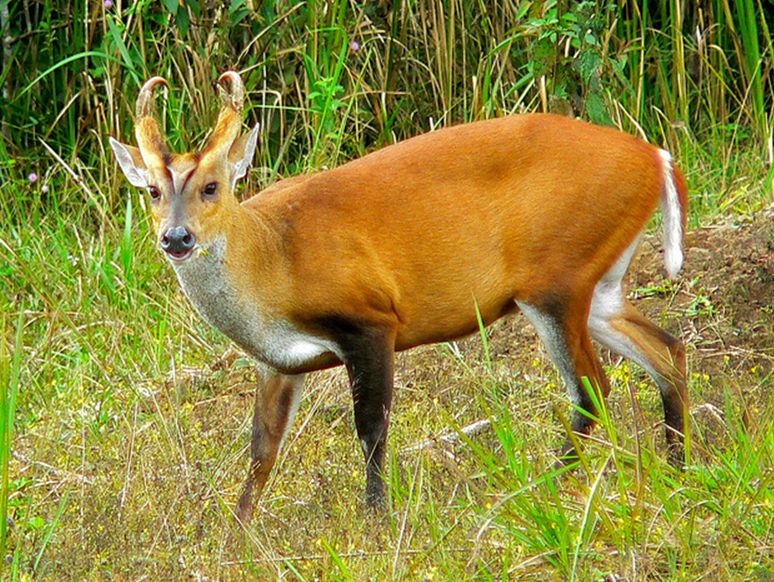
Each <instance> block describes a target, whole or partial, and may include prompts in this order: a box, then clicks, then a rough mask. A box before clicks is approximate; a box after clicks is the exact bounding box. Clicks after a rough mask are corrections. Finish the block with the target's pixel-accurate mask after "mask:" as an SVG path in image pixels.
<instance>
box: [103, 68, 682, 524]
mask: <svg viewBox="0 0 774 582" xmlns="http://www.w3.org/2000/svg"><path fill="white" fill-rule="evenodd" d="M166 84H167V83H166V81H164V79H162V78H160V77H154V78H152V79H150V80H149V81H147V82H146V83H145V85H144V86H143V87H142V89H141V91H140V94H139V97H138V99H137V119H136V127H135V134H136V138H137V146H138V147H133V146H130V145H124V144H122V143H120V142H118V141H116V140H115V139H112V138H111V140H110V144H111V146H112V149H113V151H114V153H115V156H116V159H117V160H118V164H119V165H120V167H121V169H122V170H123V172H124V174H125V175H126V177H127V178H128V180H129V182H130V183H131V184H132V185H134V186H137V187H140V188H146V189H147V190H148V192H149V194H150V200H151V208H152V213H153V216H154V222H155V225H156V228H157V230H158V244H159V246H160V247H161V249H162V250H163V251H164V252H165V254H166V257H167V259H168V260H169V263H170V264H171V265H172V268H173V269H174V270H175V273H176V275H177V278H178V280H179V281H180V284H181V285H182V287H183V290H184V292H185V294H186V295H187V296H188V298H189V299H190V301H191V303H193V305H194V306H195V307H196V309H197V310H198V311H199V313H200V314H201V315H202V316H203V317H204V319H206V320H207V321H208V322H209V323H211V324H212V325H213V326H215V327H216V328H218V329H219V330H220V331H222V332H223V333H224V334H225V335H227V336H228V337H229V338H231V339H232V340H233V341H234V342H236V343H237V344H238V345H239V346H240V347H241V348H242V349H244V350H245V351H246V352H247V353H249V354H250V355H251V356H252V357H254V358H255V359H256V360H257V361H258V362H259V363H260V364H262V365H263V368H264V371H263V373H262V381H261V383H260V386H259V387H258V389H257V392H256V397H255V411H254V419H253V431H252V461H251V464H250V468H249V470H248V476H247V480H246V482H245V485H244V489H243V492H242V495H241V497H240V500H239V504H238V515H239V517H240V518H241V519H243V520H247V519H249V517H250V515H251V513H252V505H253V498H254V497H257V496H258V495H260V492H261V490H262V489H263V487H264V484H265V482H266V480H267V478H268V476H269V472H270V471H271V469H272V466H273V465H274V463H275V460H276V458H277V453H278V451H279V450H280V447H281V445H282V443H283V440H284V439H285V437H286V435H287V434H288V431H289V429H290V426H291V422H292V420H293V417H294V415H295V414H296V411H297V409H298V405H299V400H300V397H301V389H302V385H303V378H304V374H305V373H307V372H311V371H313V370H321V369H324V368H329V367H332V366H337V365H340V364H343V365H344V366H345V367H346V369H347V372H348V375H349V380H350V386H351V389H352V396H353V399H354V413H355V426H356V429H357V434H358V437H359V439H360V443H361V445H362V449H363V454H364V455H365V463H366V500H367V503H368V504H369V505H371V506H379V505H382V504H383V503H384V500H385V486H384V482H383V479H382V472H383V469H384V460H385V451H386V439H387V427H388V424H389V417H390V404H391V401H392V391H393V362H394V357H395V352H397V351H400V350H406V349H408V348H411V347H414V346H418V345H420V344H427V343H432V342H439V341H445V340H452V339H454V338H459V337H461V336H464V335H466V334H470V333H472V332H474V331H476V330H477V329H478V320H477V313H479V314H480V316H481V318H482V319H483V321H484V323H485V324H489V323H491V322H493V321H495V320H497V319H499V318H500V317H501V316H503V315H505V314H507V313H510V312H513V311H516V310H521V312H522V313H523V314H524V315H525V316H526V317H527V319H529V321H530V322H531V323H532V324H533V325H534V327H535V328H536V330H537V332H538V335H539V336H540V338H541V340H542V341H543V343H544V344H545V347H546V349H547V351H548V354H549V355H550V357H551V359H552V360H553V362H554V363H555V365H556V367H557V368H558V369H559V373H560V374H561V376H562V379H563V380H564V382H565V383H566V385H567V389H568V391H569V395H570V399H571V400H572V401H573V403H575V404H576V405H577V407H576V409H575V410H574V411H573V413H572V428H573V431H575V432H576V433H578V434H580V435H586V434H588V433H589V431H590V429H591V428H592V425H593V421H592V420H591V419H590V418H589V416H588V415H587V414H583V413H582V412H580V411H579V409H583V410H584V411H587V412H589V413H591V414H592V415H593V414H595V413H596V410H595V407H594V403H593V402H594V399H593V398H592V397H591V395H590V394H589V393H588V392H587V390H586V389H585V388H584V382H583V380H582V379H583V378H584V377H586V378H588V380H589V381H590V383H591V385H593V386H595V387H597V388H598V390H599V391H600V393H601V394H602V395H603V396H604V395H607V393H608V392H609V389H610V387H609V384H608V381H607V379H606V377H605V375H604V373H603V371H602V367H601V364H600V361H599V359H598V357H597V355H596V353H595V351H594V347H593V346H592V343H591V338H594V339H596V340H597V341H598V342H599V343H601V344H602V345H603V346H605V347H607V348H608V349H610V350H612V351H613V352H616V353H618V354H621V355H622V356H625V357H627V358H630V359H632V360H633V361H634V362H636V363H637V364H639V365H640V366H642V367H643V368H644V369H645V371H647V372H648V374H650V375H651V376H652V377H653V379H654V380H655V382H656V384H657V385H658V387H659V389H660V391H661V397H662V400H663V405H664V413H665V419H666V438H667V443H668V449H669V457H670V460H671V461H672V462H673V463H676V464H677V463H681V462H682V461H681V459H682V456H683V432H684V423H685V410H686V408H687V405H688V397H687V392H686V374H685V353H684V349H683V345H682V343H681V342H680V341H679V340H677V339H675V338H674V337H672V336H671V335H669V334H668V333H666V332H664V331H662V330H661V329H660V328H658V327H656V326H655V325H654V324H653V323H651V322H650V321H648V320H647V319H645V317H644V316H643V315H642V314H640V312H639V311H637V310H636V309H635V308H634V307H633V306H632V305H631V303H629V301H628V300H627V299H626V295H625V294H624V291H623V287H622V279H623V277H624V275H625V273H626V270H627V268H628V266H629V263H630V261H631V260H632V257H633V255H634V254H635V252H636V250H637V247H638V245H639V242H640V239H641V237H642V235H643V232H644V230H645V228H646V224H647V222H648V220H649V218H650V217H651V216H652V215H653V213H654V212H655V210H656V208H657V206H658V205H659V203H660V205H661V209H662V211H663V215H664V220H663V224H664V244H665V249H666V250H665V262H666V269H667V271H668V273H669V274H670V275H671V276H675V275H676V274H677V273H678V271H679V270H680V267H681V265H682V260H683V255H682V248H681V247H682V238H683V231H684V227H685V214H686V186H685V183H684V181H683V178H682V176H681V174H680V172H679V171H678V170H677V168H676V167H675V166H674V165H673V163H672V160H671V158H670V155H669V154H668V153H667V152H666V151H664V150H661V149H658V148H656V147H653V146H651V145H649V144H647V143H645V142H644V141H641V140H638V139H635V138H634V137H631V136H629V135H626V134H624V133H621V132H619V131H617V130H614V129H610V128H603V127H598V126H594V125H590V124H588V123H585V122H581V121H576V120H571V119H568V118H564V117H558V116H554V115H545V114H528V115H515V116H512V117H504V118H501V119H493V120H489V121H480V122H477V123H470V124H465V125H459V126H456V127H450V128H447V129H442V130H438V131H435V132H432V133H428V134H425V135H421V136H418V137H415V138H412V139H409V140H406V141H404V142H401V143H398V144H395V145H391V146H389V147H385V148H383V149H381V150H379V151H377V152H374V153H372V154H370V155H367V156H365V157H363V158H361V159H358V160H355V161H353V162H350V163H348V164H345V165H343V166H341V167H339V168H336V169H334V170H330V171H324V172H319V173H317V174H314V175H309V176H301V177H296V178H291V179H288V180H283V181H281V182H279V183H278V184H275V185H274V186H272V187H270V188H267V189H266V190H264V191H262V192H259V193H256V194H255V195H254V196H252V197H251V198H249V199H247V200H245V201H244V202H242V203H241V204H240V203H239V202H238V201H237V198H236V196H235V194H234V189H235V186H236V183H237V181H238V180H239V179H241V178H243V177H244V176H245V175H246V174H247V170H248V167H249V166H250V163H251V160H252V158H253V155H254V153H255V149H256V142H257V139H258V126H256V127H254V128H253V129H252V130H251V131H249V132H247V133H245V134H241V135H240V133H241V127H242V108H243V102H244V96H245V90H244V86H243V84H242V81H241V79H240V77H239V75H238V74H237V73H235V72H232V71H229V72H226V73H224V74H223V75H222V76H221V77H220V78H219V80H218V86H219V89H220V91H221V98H222V100H223V106H222V109H221V111H220V113H219V116H218V120H217V123H216V126H215V129H214V131H213V133H212V136H211V138H210V139H209V142H208V144H207V145H206V147H205V148H204V149H203V150H202V151H200V152H196V153H186V154H174V153H171V152H170V151H169V150H168V148H167V146H166V145H165V142H164V138H163V137H162V135H161V132H160V129H159V125H158V122H157V120H156V119H155V116H154V113H153V91H154V89H155V88H157V87H158V86H160V85H166ZM562 452H563V453H564V458H568V457H570V458H571V457H572V455H573V454H575V451H574V449H573V446H572V443H571V441H569V440H568V441H567V444H565V446H564V448H563V451H562Z"/></svg>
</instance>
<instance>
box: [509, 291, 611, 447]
mask: <svg viewBox="0 0 774 582" xmlns="http://www.w3.org/2000/svg"><path fill="white" fill-rule="evenodd" d="M517 305H518V306H519V308H520V309H521V311H522V313H524V315H525V316H526V317H527V319H529V321H530V323H532V325H533V326H534V327H535V329H536V330H537V333H538V335H539V336H540V339H541V341H542V342H543V344H544V345H545V347H546V350H547V351H548V355H549V357H550V358H551V360H552V361H553V363H554V365H555V366H556V367H557V369H558V370H559V374H560V375H561V376H562V379H563V380H564V383H565V384H566V386H567V391H568V394H569V396H570V400H571V401H572V402H573V404H575V405H576V406H577V407H578V408H581V409H582V410H583V411H585V412H587V413H588V414H590V415H592V416H598V411H597V409H596V406H595V404H594V399H593V398H592V397H591V395H590V394H589V391H588V390H587V388H586V386H585V385H584V383H583V378H587V379H588V380H589V382H590V383H591V386H592V387H593V388H595V389H597V390H598V392H599V394H600V395H601V397H602V398H605V397H607V395H608V393H609V392H610V384H609V383H608V381H607V378H606V377H605V374H604V372H603V371H602V366H601V364H600V362H599V358H598V357H597V354H596V352H595V351H594V347H593V346H592V344H591V339H590V337H589V332H588V329H587V314H588V301H579V300H577V299H576V300H574V301H567V302H564V301H562V302H557V301H554V302H553V303H552V304H550V305H543V306H539V307H537V306H535V305H532V304H529V303H524V302H521V301H517ZM593 427H594V421H593V420H592V419H591V418H589V416H588V415H587V414H584V413H583V412H581V411H580V410H578V409H574V410H573V412H572V430H573V432H575V433H576V434H579V435H588V434H589V433H590V432H591V429H592V428H593ZM561 456H562V462H567V461H570V460H572V459H574V458H576V457H577V451H575V449H574V446H573V444H572V441H571V440H570V439H569V438H568V439H567V441H566V442H565V444H564V446H563V447H562V453H561Z"/></svg>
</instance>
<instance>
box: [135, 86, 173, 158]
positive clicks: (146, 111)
mask: <svg viewBox="0 0 774 582" xmlns="http://www.w3.org/2000/svg"><path fill="white" fill-rule="evenodd" d="M159 85H163V86H164V87H167V88H169V83H167V82H166V80H165V79H164V78H163V77H152V78H150V79H148V80H147V81H146V82H145V84H144V85H143V86H142V88H141V89H140V94H139V95H138V96H137V106H136V113H137V120H136V122H135V136H136V137H137V145H138V146H139V147H140V153H141V154H142V158H143V160H144V161H145V163H146V164H147V165H154V164H159V163H161V164H163V159H164V156H165V155H166V153H167V152H168V148H167V145H166V143H165V142H164V138H163V136H162V135H161V130H160V129H159V123H158V121H157V120H156V116H155V112H154V107H153V104H154V100H153V90H154V89H155V88H156V87H158V86H159Z"/></svg>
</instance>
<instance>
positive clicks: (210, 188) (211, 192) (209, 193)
mask: <svg viewBox="0 0 774 582" xmlns="http://www.w3.org/2000/svg"><path fill="white" fill-rule="evenodd" d="M217 193H218V183H217V182H210V183H209V184H207V185H206V186H205V187H204V189H203V190H202V195H203V196H204V197H205V198H209V199H212V198H214V197H215V195H217Z"/></svg>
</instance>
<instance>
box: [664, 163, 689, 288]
mask: <svg viewBox="0 0 774 582" xmlns="http://www.w3.org/2000/svg"><path fill="white" fill-rule="evenodd" d="M659 154H661V159H662V160H663V168H664V191H663V193H662V196H661V212H662V213H663V215H664V216H663V220H664V264H665V265H666V270H667V273H669V276H670V277H672V278H674V277H676V276H677V274H678V273H679V272H680V269H681V268H682V266H683V219H682V212H681V208H680V198H679V196H678V195H677V186H676V185H675V177H674V171H673V169H672V156H671V155H670V154H669V152H668V151H666V150H659Z"/></svg>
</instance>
